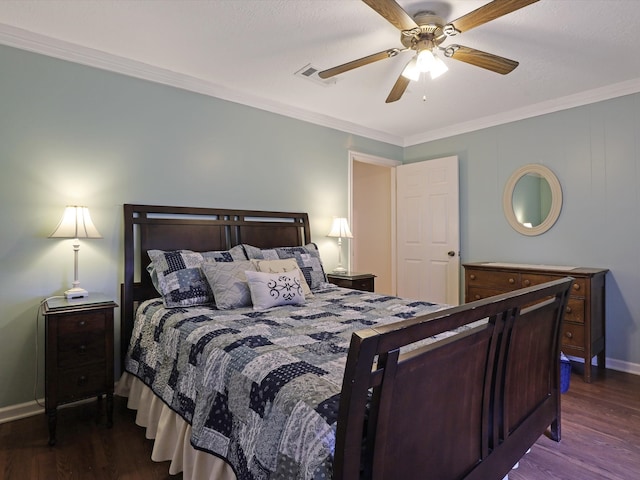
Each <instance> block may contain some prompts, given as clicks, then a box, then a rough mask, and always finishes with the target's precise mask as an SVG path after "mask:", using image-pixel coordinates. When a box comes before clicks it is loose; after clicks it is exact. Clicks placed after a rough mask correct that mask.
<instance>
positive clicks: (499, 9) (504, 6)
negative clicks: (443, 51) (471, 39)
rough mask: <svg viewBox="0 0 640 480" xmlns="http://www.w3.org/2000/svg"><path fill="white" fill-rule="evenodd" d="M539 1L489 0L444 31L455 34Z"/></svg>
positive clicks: (450, 23) (448, 25)
mask: <svg viewBox="0 0 640 480" xmlns="http://www.w3.org/2000/svg"><path fill="white" fill-rule="evenodd" d="M537 1H539V0H493V2H489V3H487V4H486V5H483V6H482V7H480V8H477V9H476V10H474V11H473V12H469V13H467V14H466V15H463V16H462V17H460V18H458V19H457V20H454V21H453V22H449V23H448V24H447V25H445V27H444V33H445V34H446V35H455V34H457V33H461V32H466V31H467V30H471V29H472V28H475V27H477V26H479V25H482V24H484V23H487V22H490V21H491V20H495V19H496V18H499V17H502V16H503V15H506V14H507V13H511V12H515V11H516V10H519V9H521V8H523V7H526V6H527V5H531V4H532V3H535V2H537ZM448 27H453V28H448Z"/></svg>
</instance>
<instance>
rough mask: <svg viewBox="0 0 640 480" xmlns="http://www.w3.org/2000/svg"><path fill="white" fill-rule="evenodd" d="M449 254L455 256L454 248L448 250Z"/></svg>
mask: <svg viewBox="0 0 640 480" xmlns="http://www.w3.org/2000/svg"><path fill="white" fill-rule="evenodd" d="M447 255H449V256H450V257H455V255H456V252H454V251H453V250H449V251H448V252H447Z"/></svg>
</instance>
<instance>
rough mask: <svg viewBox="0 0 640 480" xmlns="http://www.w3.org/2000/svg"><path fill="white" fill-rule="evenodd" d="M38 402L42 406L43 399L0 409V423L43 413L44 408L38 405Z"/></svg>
mask: <svg viewBox="0 0 640 480" xmlns="http://www.w3.org/2000/svg"><path fill="white" fill-rule="evenodd" d="M38 402H40V403H41V404H44V398H41V399H38V401H35V400H32V401H31V402H26V403H19V404H17V405H9V406H8V407H3V408H0V423H7V422H13V421H14V420H20V419H21V418H26V417H32V416H34V415H39V414H41V413H44V408H42V407H41V406H40V405H38Z"/></svg>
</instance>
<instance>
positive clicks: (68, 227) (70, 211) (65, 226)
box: [49, 205, 102, 298]
mask: <svg viewBox="0 0 640 480" xmlns="http://www.w3.org/2000/svg"><path fill="white" fill-rule="evenodd" d="M49 238H73V239H74V240H73V252H74V259H73V283H72V288H70V289H69V290H67V291H66V292H64V295H65V297H67V298H83V297H88V296H89V293H88V292H87V291H86V290H85V289H84V288H80V281H79V280H78V251H79V250H80V239H81V238H102V235H100V232H98V229H97V228H96V227H95V226H94V225H93V222H92V221H91V215H89V209H88V208H87V207H79V206H77V205H69V206H67V207H66V208H65V209H64V213H63V214H62V220H60V223H59V224H58V226H57V227H56V229H55V230H54V231H53V233H52V234H51V235H49Z"/></svg>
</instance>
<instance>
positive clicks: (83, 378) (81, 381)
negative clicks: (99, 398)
mask: <svg viewBox="0 0 640 480" xmlns="http://www.w3.org/2000/svg"><path fill="white" fill-rule="evenodd" d="M86 383H87V377H86V376H85V375H81V376H80V377H78V385H84V384H86Z"/></svg>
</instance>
